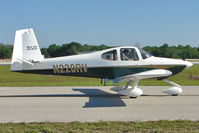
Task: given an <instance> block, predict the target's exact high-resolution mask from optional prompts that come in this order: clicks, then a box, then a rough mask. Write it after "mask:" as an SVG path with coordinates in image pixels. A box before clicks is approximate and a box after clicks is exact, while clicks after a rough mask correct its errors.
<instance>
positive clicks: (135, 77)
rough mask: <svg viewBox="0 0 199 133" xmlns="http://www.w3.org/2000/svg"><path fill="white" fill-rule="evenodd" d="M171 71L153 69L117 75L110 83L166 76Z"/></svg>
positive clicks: (170, 73) (169, 74)
mask: <svg viewBox="0 0 199 133" xmlns="http://www.w3.org/2000/svg"><path fill="white" fill-rule="evenodd" d="M171 75H172V72H171V71H169V70H165V69H154V70H149V71H145V72H140V73H136V74H131V75H126V76H123V77H119V78H116V79H114V80H113V81H112V82H111V83H118V82H122V81H133V80H140V79H150V78H159V77H167V76H171Z"/></svg>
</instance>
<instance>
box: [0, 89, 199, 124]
mask: <svg viewBox="0 0 199 133" xmlns="http://www.w3.org/2000/svg"><path fill="white" fill-rule="evenodd" d="M109 88H110V86H103V87H75V86H74V87H0V123H5V122H71V121H99V120H103V121H135V120H136V121H151V120H163V119H164V120H165V119H166V120H176V119H188V120H199V86H184V87H183V89H184V92H183V94H182V95H179V96H170V95H166V94H164V93H162V92H161V91H162V90H164V89H166V88H168V86H141V87H140V88H141V89H142V90H143V91H144V95H143V96H141V97H139V98H137V99H131V98H128V97H124V96H119V95H117V94H116V93H115V92H113V91H111V90H110V89H109Z"/></svg>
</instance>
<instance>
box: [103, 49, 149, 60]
mask: <svg viewBox="0 0 199 133" xmlns="http://www.w3.org/2000/svg"><path fill="white" fill-rule="evenodd" d="M138 52H139V53H140V56H141V57H139V54H138ZM151 56H152V55H151V54H150V53H148V52H147V51H145V50H143V49H138V48H119V49H114V50H110V51H108V52H104V53H102V56H101V57H102V59H104V60H110V61H117V60H118V59H119V58H118V57H120V60H121V61H139V60H140V59H141V58H142V59H143V60H144V59H147V58H149V57H151Z"/></svg>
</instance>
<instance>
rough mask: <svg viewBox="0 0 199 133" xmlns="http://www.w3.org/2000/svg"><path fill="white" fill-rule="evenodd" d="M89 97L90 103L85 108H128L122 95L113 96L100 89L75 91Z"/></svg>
mask: <svg viewBox="0 0 199 133" xmlns="http://www.w3.org/2000/svg"><path fill="white" fill-rule="evenodd" d="M73 90H74V91H79V92H82V93H84V94H85V95H87V96H89V101H88V102H86V103H85V105H84V106H83V108H94V107H95V108H96V107H121V106H126V104H125V103H124V101H122V99H121V98H120V95H117V94H111V93H108V92H105V91H102V90H100V89H73Z"/></svg>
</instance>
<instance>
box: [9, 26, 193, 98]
mask: <svg viewBox="0 0 199 133" xmlns="http://www.w3.org/2000/svg"><path fill="white" fill-rule="evenodd" d="M192 65H193V64H192V63H190V62H187V61H183V60H178V59H169V58H160V57H154V56H152V55H151V54H149V53H148V52H146V51H144V50H142V49H139V48H137V47H132V46H125V47H115V48H110V49H106V50H101V51H97V52H92V53H86V54H80V55H72V56H64V57H56V58H50V59H49V58H48V59H44V56H43V55H42V54H41V51H40V48H39V45H38V43H37V40H36V37H35V34H34V32H33V29H31V28H30V29H23V30H18V31H16V34H15V41H14V48H13V55H12V63H11V71H14V72H23V73H37V74H50V75H63V76H82V77H94V78H101V79H110V80H112V82H111V83H118V82H122V81H125V82H126V84H125V85H122V86H119V87H113V88H111V89H112V90H114V91H117V92H118V94H120V95H126V96H130V97H139V96H141V95H142V94H143V91H142V90H141V89H140V88H138V87H137V86H138V83H139V81H140V80H141V79H151V78H155V79H161V80H163V81H165V82H167V83H169V84H171V85H173V87H170V88H169V89H166V90H163V92H164V93H167V94H170V95H178V94H180V93H182V87H181V86H180V85H178V84H176V83H173V82H172V81H169V80H167V78H168V77H170V76H173V75H175V74H177V73H179V72H181V71H182V70H183V69H184V68H189V67H191V66H192ZM133 81H134V84H133V85H132V86H131V85H130V84H131V83H132V82H133Z"/></svg>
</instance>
